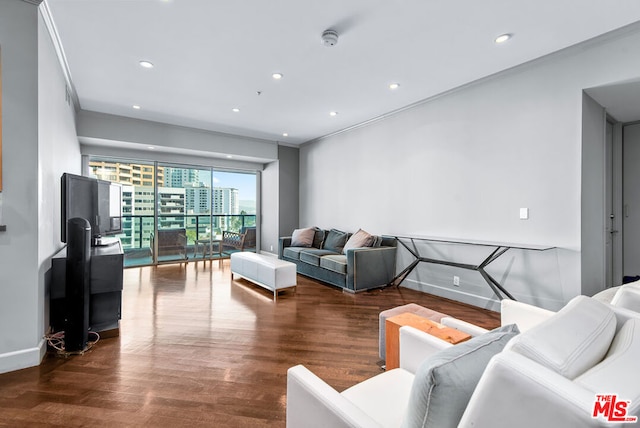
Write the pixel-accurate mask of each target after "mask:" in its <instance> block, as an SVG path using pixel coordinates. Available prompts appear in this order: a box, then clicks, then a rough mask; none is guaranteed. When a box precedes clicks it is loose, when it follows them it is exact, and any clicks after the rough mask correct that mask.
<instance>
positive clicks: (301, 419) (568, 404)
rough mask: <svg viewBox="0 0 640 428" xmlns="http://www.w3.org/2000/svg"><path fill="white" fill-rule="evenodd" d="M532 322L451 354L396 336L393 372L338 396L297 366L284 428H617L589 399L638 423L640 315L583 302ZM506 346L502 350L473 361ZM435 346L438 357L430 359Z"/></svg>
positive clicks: (405, 332) (411, 334)
mask: <svg viewBox="0 0 640 428" xmlns="http://www.w3.org/2000/svg"><path fill="white" fill-rule="evenodd" d="M516 305H517V306H519V305H523V304H518V303H516ZM523 307H526V305H524V306H523ZM511 309H514V307H512V308H511ZM534 312H535V311H534ZM537 314H538V315H539V316H540V319H539V320H538V321H540V322H539V324H537V325H530V326H526V325H524V324H523V330H525V331H524V332H523V333H521V334H520V335H517V336H515V338H513V339H511V340H509V334H510V333H505V332H504V331H502V332H497V333H496V332H489V333H484V332H483V331H481V330H479V331H478V333H481V334H480V335H479V336H476V337H474V338H473V339H471V340H470V341H468V342H465V343H462V344H459V345H454V346H447V345H444V346H442V344H441V343H438V342H437V341H434V340H433V338H432V337H431V336H429V335H427V334H425V333H421V332H418V331H417V330H415V329H411V328H410V327H403V328H401V330H400V335H401V336H400V348H401V349H400V368H398V369H394V370H390V371H388V372H385V373H381V374H380V375H377V376H374V377H373V378H370V379H367V380H365V381H364V382H361V383H359V384H357V385H355V386H353V387H351V388H348V389H347V390H345V391H343V392H342V393H339V392H337V391H336V390H334V389H333V388H331V387H330V386H329V385H327V384H326V383H324V382H323V381H322V380H321V379H319V378H318V377H317V376H315V375H314V374H313V373H312V372H310V371H309V370H307V369H306V368H305V367H304V366H296V367H293V368H291V369H289V372H288V377H287V426H288V427H290V428H296V427H314V426H317V427H326V426H331V427H401V426H403V427H414V426H420V427H438V428H446V427H449V426H452V427H455V426H460V427H476V428H478V427H480V428H482V427H491V428H494V427H497V428H500V427H515V426H517V427H524V428H527V427H532V428H533V427H536V428H537V427H540V426H544V427H592V426H593V427H599V426H609V425H611V426H614V425H615V426H621V424H620V423H615V424H614V423H609V422H607V421H606V420H605V419H604V418H603V415H602V413H604V411H603V410H602V407H601V408H600V410H599V411H598V418H593V417H592V415H593V412H594V406H595V401H596V394H601V395H610V394H618V400H629V403H628V408H627V416H628V417H637V416H638V414H639V412H640V372H639V371H638V370H636V365H637V364H636V362H637V361H638V359H639V358H640V318H639V316H640V315H639V314H638V313H636V312H632V311H628V310H625V309H619V308H615V307H612V306H610V305H607V304H603V303H601V302H598V301H596V300H595V299H592V298H589V297H584V296H579V297H576V298H575V299H573V300H572V301H571V302H569V304H567V305H566V306H565V308H563V309H562V310H560V311H559V312H557V313H552V312H540V311H537ZM505 317H508V315H507V314H505ZM542 319H544V320H543V321H541V320H542ZM529 320H530V321H531V322H532V324H535V321H533V320H532V319H531V318H529ZM521 323H522V322H521ZM459 325H462V324H459ZM472 327H475V326H472ZM504 328H509V327H508V326H504V327H503V330H504ZM505 337H506V340H507V341H508V343H507V344H506V347H504V350H502V348H500V346H498V348H492V349H489V351H487V352H486V353H484V354H483V353H476V351H477V349H480V350H481V351H484V350H486V348H490V347H491V346H492V345H493V344H494V343H498V341H502V342H504V338H505ZM421 342H422V343H423V344H425V346H426V347H425V348H421V345H420V343H421ZM434 343H435V345H434ZM469 344H471V345H469ZM434 346H435V347H436V348H437V347H438V346H440V348H441V349H442V350H441V351H439V352H437V353H436V354H433V351H434ZM424 349H427V351H425V350H424ZM496 349H497V351H496ZM430 352H431V353H432V354H433V355H432V356H431V357H429V358H427V359H423V358H422V356H423V355H428V354H429V353H430ZM491 352H495V355H493V354H490V353H491ZM487 353H489V354H490V355H489V356H487V355H486V354H487ZM465 358H466V360H465ZM487 363H488V364H487ZM485 366H486V369H485ZM475 382H477V387H476V383H475ZM469 391H470V392H469ZM458 424H459V425H458ZM623 426H624V425H623Z"/></svg>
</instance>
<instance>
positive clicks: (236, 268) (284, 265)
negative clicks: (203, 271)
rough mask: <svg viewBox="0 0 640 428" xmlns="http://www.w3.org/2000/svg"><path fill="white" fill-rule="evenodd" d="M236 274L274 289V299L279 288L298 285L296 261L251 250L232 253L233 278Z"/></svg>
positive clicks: (268, 288)
mask: <svg viewBox="0 0 640 428" xmlns="http://www.w3.org/2000/svg"><path fill="white" fill-rule="evenodd" d="M234 274H235V275H238V276H241V277H243V278H245V279H247V280H249V281H251V282H253V283H255V284H257V285H259V286H261V287H264V288H266V289H267V290H271V291H273V300H276V299H277V298H278V291H279V290H283V289H285V288H295V287H296V285H297V282H296V265H295V263H291V262H287V261H285V260H280V259H277V258H275V257H271V256H265V255H262V254H256V253H251V252H237V253H232V254H231V279H232V280H233V275H234Z"/></svg>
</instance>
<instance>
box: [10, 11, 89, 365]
mask: <svg viewBox="0 0 640 428" xmlns="http://www.w3.org/2000/svg"><path fill="white" fill-rule="evenodd" d="M0 49H1V55H2V108H3V112H2V113H3V114H2V120H3V123H2V125H3V136H2V137H3V141H2V142H3V187H4V189H3V193H2V194H3V223H5V224H6V225H7V232H4V233H0V302H1V303H0V305H1V310H0V373H1V372H6V371H10V370H16V369H19V368H24V367H29V366H33V365H37V364H39V362H40V359H41V357H42V356H43V354H44V350H45V347H44V341H43V339H42V337H43V334H44V332H45V325H46V324H47V323H48V319H46V315H45V301H46V296H45V294H46V292H45V273H46V271H47V270H48V267H49V264H50V262H49V257H50V256H51V254H53V253H54V252H55V250H56V249H57V248H59V247H60V242H59V212H60V202H59V198H60V196H59V189H58V187H59V179H60V174H61V171H62V170H64V169H65V168H67V167H69V168H75V169H76V170H79V167H80V156H79V146H78V143H77V139H76V138H75V133H74V123H73V111H72V109H71V108H70V106H68V105H67V104H66V102H65V98H66V97H65V91H64V88H65V83H64V80H63V79H62V77H61V74H60V69H59V67H58V63H57V60H56V58H55V55H53V47H52V45H51V43H50V40H49V39H48V35H47V34H46V29H45V28H44V25H43V22H42V20H41V18H40V15H39V13H38V8H37V6H35V5H33V4H31V3H28V2H24V1H20V0H10V1H3V2H1V3H0ZM40 127H42V128H41V129H40ZM59 173H60V174H59Z"/></svg>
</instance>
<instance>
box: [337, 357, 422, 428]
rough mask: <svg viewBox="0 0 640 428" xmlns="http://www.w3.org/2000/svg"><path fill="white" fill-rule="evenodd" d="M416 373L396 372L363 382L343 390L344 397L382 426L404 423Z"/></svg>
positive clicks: (385, 373)
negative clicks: (403, 419)
mask: <svg viewBox="0 0 640 428" xmlns="http://www.w3.org/2000/svg"><path fill="white" fill-rule="evenodd" d="M412 384H413V374H412V373H409V372H408V371H406V370H404V369H393V370H389V371H388V372H384V373H381V374H379V375H377V376H374V377H372V378H370V379H367V380H365V381H364V382H360V383H359V384H357V385H354V386H352V387H351V388H348V389H345V390H344V391H342V396H344V397H345V398H346V399H348V400H349V401H351V402H352V403H353V404H355V405H356V407H358V408H359V409H361V410H362V411H363V412H364V413H366V414H367V415H369V416H371V418H372V419H373V420H375V421H376V422H378V423H379V424H380V425H381V426H383V427H399V426H400V425H401V424H402V417H403V416H404V413H405V409H406V406H407V403H408V402H409V394H410V393H411V385H412Z"/></svg>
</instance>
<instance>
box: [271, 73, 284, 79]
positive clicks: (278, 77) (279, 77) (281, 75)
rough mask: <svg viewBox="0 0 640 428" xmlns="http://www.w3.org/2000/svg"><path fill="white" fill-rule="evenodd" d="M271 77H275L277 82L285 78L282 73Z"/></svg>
mask: <svg viewBox="0 0 640 428" xmlns="http://www.w3.org/2000/svg"><path fill="white" fill-rule="evenodd" d="M271 77H273V78H274V79H276V80H280V79H282V78H283V77H284V74H282V73H273V74H272V75H271Z"/></svg>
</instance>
